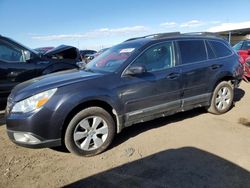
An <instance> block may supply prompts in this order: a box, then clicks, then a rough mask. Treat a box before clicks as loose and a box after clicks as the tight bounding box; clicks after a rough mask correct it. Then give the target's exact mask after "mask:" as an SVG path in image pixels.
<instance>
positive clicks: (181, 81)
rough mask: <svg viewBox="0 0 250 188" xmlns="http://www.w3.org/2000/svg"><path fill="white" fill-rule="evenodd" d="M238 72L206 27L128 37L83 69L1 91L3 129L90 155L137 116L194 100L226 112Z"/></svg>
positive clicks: (174, 109)
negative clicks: (4, 97) (205, 31)
mask: <svg viewBox="0 0 250 188" xmlns="http://www.w3.org/2000/svg"><path fill="white" fill-rule="evenodd" d="M242 74H243V70H242V66H241V65H240V63H239V56H238V55H237V54H236V52H234V50H233V49H232V48H231V47H230V45H229V44H228V43H227V42H226V41H225V40H223V39H221V38H218V37H215V36H212V35H209V34H178V33H176V34H155V35H151V36H145V37H140V38H133V39H129V40H127V41H125V42H123V43H121V44H118V45H116V46H114V47H112V48H110V49H108V50H107V51H105V52H104V53H102V54H101V55H100V56H98V57H96V58H95V59H94V60H92V61H91V62H90V63H89V64H87V65H86V67H84V68H83V69H82V70H70V71H63V72H58V73H53V74H51V75H45V76H42V77H38V78H34V79H32V80H29V81H26V82H24V83H21V84H19V85H17V86H16V87H15V88H14V89H13V90H12V92H11V94H10V96H9V98H8V105H7V108H6V124H7V133H8V136H9V138H10V139H11V140H12V141H13V142H14V143H16V144H18V145H21V146H24V147H30V148H42V147H54V146H60V145H62V146H66V148H67V149H68V150H69V151H70V152H72V153H74V154H77V155H80V156H93V155H96V154H99V153H101V152H103V151H104V150H106V149H107V148H108V147H109V146H110V144H111V143H112V140H113V138H114V136H115V135H116V134H118V133H120V132H121V131H122V129H123V128H125V127H128V126H131V125H133V124H136V123H139V122H144V121H149V120H153V119H155V118H159V117H163V116H167V115H171V114H174V113H178V112H181V111H186V110H190V109H193V108H196V107H205V108H206V109H207V110H208V111H209V112H211V113H213V114H222V113H225V112H227V111H228V110H230V108H231V107H232V104H233V98H234V88H235V87H237V86H238V85H239V82H240V81H241V79H242ZM180 115H181V114H180Z"/></svg>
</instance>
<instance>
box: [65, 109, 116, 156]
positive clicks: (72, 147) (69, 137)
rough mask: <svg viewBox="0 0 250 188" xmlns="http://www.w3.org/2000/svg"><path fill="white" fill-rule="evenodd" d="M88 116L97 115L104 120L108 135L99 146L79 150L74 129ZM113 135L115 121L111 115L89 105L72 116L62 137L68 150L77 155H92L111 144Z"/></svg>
mask: <svg viewBox="0 0 250 188" xmlns="http://www.w3.org/2000/svg"><path fill="white" fill-rule="evenodd" d="M90 116H99V117H101V118H102V119H103V120H104V121H106V123H107V126H108V137H107V139H106V140H105V142H104V143H103V145H102V146H101V147H99V148H97V149H94V150H91V151H84V150H81V149H80V148H79V147H78V146H77V145H76V144H75V142H74V131H75V128H76V126H77V125H78V123H79V122H80V121H82V120H83V119H85V118H87V117H90ZM114 135H115V123H114V120H113V118H112V117H111V115H110V114H109V113H108V112H107V111H105V110H104V109H102V108H100V107H90V108H86V109H84V110H82V111H80V112H79V113H77V114H76V115H75V116H74V117H73V118H72V120H71V121H70V123H69V125H68V127H67V129H66V132H65V136H64V139H65V145H66V147H67V149H68V150H69V151H70V152H72V153H74V154H76V155H79V156H93V155H96V154H99V153H101V152H103V151H104V150H105V149H107V147H108V146H109V145H110V144H111V142H112V140H113V138H114Z"/></svg>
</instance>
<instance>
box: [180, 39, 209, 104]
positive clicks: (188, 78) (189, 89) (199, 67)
mask: <svg viewBox="0 0 250 188" xmlns="http://www.w3.org/2000/svg"><path fill="white" fill-rule="evenodd" d="M177 44H178V47H179V52H180V62H181V65H180V67H181V71H182V88H183V101H182V106H183V108H189V107H193V106H195V105H199V104H201V103H203V102H206V101H208V100H209V97H210V93H209V92H208V85H209V80H210V77H211V72H210V69H211V67H210V66H211V64H210V61H209V60H208V57H207V52H206V46H205V40H202V39H186V40H179V41H177Z"/></svg>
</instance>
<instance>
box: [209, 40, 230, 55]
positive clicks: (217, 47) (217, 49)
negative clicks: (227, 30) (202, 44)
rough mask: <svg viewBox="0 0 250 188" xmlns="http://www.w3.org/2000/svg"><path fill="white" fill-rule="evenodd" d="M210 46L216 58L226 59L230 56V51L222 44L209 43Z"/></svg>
mask: <svg viewBox="0 0 250 188" xmlns="http://www.w3.org/2000/svg"><path fill="white" fill-rule="evenodd" d="M209 44H210V45H211V46H212V48H213V51H214V53H215V55H216V57H217V58H218V57H226V56H229V55H231V54H232V51H231V50H230V49H229V48H228V47H227V46H226V45H225V44H223V43H222V42H219V41H209Z"/></svg>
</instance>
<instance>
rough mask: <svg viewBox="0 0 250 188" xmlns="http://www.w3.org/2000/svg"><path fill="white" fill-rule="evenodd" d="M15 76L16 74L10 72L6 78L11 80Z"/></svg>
mask: <svg viewBox="0 0 250 188" xmlns="http://www.w3.org/2000/svg"><path fill="white" fill-rule="evenodd" d="M16 76H18V72H10V73H9V74H8V77H9V78H13V77H16Z"/></svg>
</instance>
